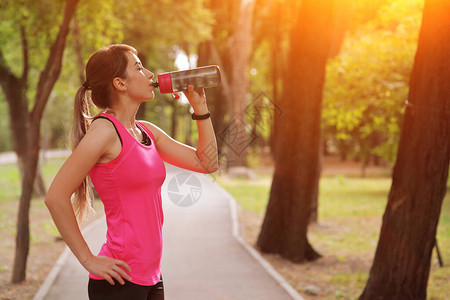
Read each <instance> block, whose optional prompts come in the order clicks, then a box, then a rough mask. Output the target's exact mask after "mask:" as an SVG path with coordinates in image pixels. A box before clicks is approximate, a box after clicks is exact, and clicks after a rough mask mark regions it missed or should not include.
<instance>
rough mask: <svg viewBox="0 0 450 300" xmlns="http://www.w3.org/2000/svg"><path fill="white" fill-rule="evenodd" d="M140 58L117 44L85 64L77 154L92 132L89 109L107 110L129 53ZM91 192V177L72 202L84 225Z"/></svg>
mask: <svg viewBox="0 0 450 300" xmlns="http://www.w3.org/2000/svg"><path fill="white" fill-rule="evenodd" d="M128 52H131V53H134V54H136V55H137V51H136V49H134V48H133V47H131V46H128V45H125V44H114V45H110V46H107V47H105V48H103V49H100V50H98V51H96V52H95V53H94V54H93V55H92V56H91V57H90V58H89V61H88V62H87V64H86V81H87V82H85V83H83V85H82V86H81V87H80V88H79V89H78V91H77V94H76V95H75V105H74V111H73V112H74V116H73V125H72V133H71V140H72V150H74V149H75V148H76V147H77V146H78V144H79V143H80V141H81V139H82V138H83V137H84V135H85V134H86V132H87V130H88V129H89V125H90V123H91V120H92V116H91V113H90V110H89V105H90V104H91V103H92V104H93V105H94V106H95V107H96V108H99V109H106V108H108V107H111V101H112V99H114V98H115V94H114V93H115V91H114V89H113V85H112V81H113V79H114V78H115V77H120V78H126V76H127V73H126V69H127V64H128V57H127V55H126V53H128ZM92 199H93V196H92V188H91V180H90V178H89V176H86V178H85V179H84V180H83V182H82V183H81V184H80V186H79V187H78V188H77V190H76V191H75V193H74V196H73V198H72V200H73V202H72V203H73V206H74V209H75V215H76V217H77V219H78V221H79V222H80V223H81V222H82V221H83V219H84V217H85V216H86V214H87V212H89V211H93V209H92Z"/></svg>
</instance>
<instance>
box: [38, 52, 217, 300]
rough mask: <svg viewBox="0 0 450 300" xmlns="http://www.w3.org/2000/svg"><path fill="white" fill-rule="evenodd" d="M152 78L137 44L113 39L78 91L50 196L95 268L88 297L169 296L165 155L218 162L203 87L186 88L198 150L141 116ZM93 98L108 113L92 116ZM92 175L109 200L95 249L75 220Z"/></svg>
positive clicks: (72, 241)
mask: <svg viewBox="0 0 450 300" xmlns="http://www.w3.org/2000/svg"><path fill="white" fill-rule="evenodd" d="M153 77H154V75H153V73H151V72H150V71H149V70H147V69H145V68H144V67H143V66H142V63H141V61H140V60H139V58H138V56H137V52H136V50H135V49H134V48H133V47H131V46H128V45H110V46H108V47H106V48H104V49H101V50H99V51H97V52H96V53H94V54H93V55H92V57H91V58H90V59H89V61H88V63H87V65H86V82H85V83H84V84H83V85H82V86H81V87H80V88H79V89H78V92H77V94H76V96H75V106H74V123H73V127H72V148H73V152H72V154H71V156H70V157H69V158H68V159H67V161H66V162H65V163H64V165H63V166H62V167H61V169H60V170H59V172H58V174H57V175H56V177H55V178H54V180H53V182H52V184H51V186H50V189H49V191H48V193H47V196H46V198H45V204H46V205H47V207H48V209H49V211H50V213H51V215H52V218H53V220H54V222H55V224H56V226H57V228H58V230H59V232H60V233H61V236H62V238H63V239H64V240H65V242H66V243H67V245H68V246H69V248H70V249H71V250H72V252H73V253H74V255H75V256H76V257H77V259H78V260H79V261H80V263H81V264H82V265H83V267H84V268H85V269H86V270H87V271H89V284H88V293H89V298H90V299H110V300H111V299H164V288H163V283H162V276H161V255H162V225H163V219H164V217H163V212H162V206H161V185H162V183H163V182H164V179H165V177H166V171H165V167H164V164H163V161H165V162H168V163H170V164H173V165H175V166H178V167H181V168H185V169H189V170H192V171H196V172H201V173H211V172H214V171H216V170H217V168H218V165H217V144H216V139H215V135H214V131H213V127H212V123H211V120H210V118H209V112H208V108H207V105H206V98H205V94H204V91H203V89H200V90H196V91H194V89H193V86H189V88H188V91H187V92H185V95H186V97H187V98H188V101H189V103H190V104H191V106H192V108H193V110H194V114H193V119H196V120H197V127H198V134H199V137H198V147H197V149H195V148H192V147H190V146H187V145H184V144H182V143H179V142H177V141H175V140H174V139H172V138H171V137H169V136H168V135H167V134H165V133H164V132H163V131H162V130H161V129H159V128H158V127H157V126H155V125H153V124H152V123H150V122H145V121H136V120H135V116H136V112H137V111H138V108H139V106H140V105H141V103H143V102H147V101H150V100H152V99H153V98H154V93H153V90H154V87H153V86H152V83H153V81H152V78H153ZM88 100H91V101H92V102H93V104H94V105H95V106H96V107H98V108H101V109H104V110H103V112H102V113H100V114H98V115H97V116H96V117H94V118H91V117H90V114H89V101H88ZM211 147H212V148H213V149H214V151H211ZM206 149H208V151H206ZM88 175H89V176H88ZM89 180H92V183H93V184H94V187H95V188H96V191H97V193H98V194H99V196H100V198H101V200H102V202H103V204H104V207H105V214H106V221H107V226H108V231H107V240H106V243H104V244H103V246H102V249H101V251H100V253H99V254H98V255H97V256H96V255H93V254H92V253H91V251H90V250H89V247H88V246H87V244H86V242H85V240H84V239H83V236H82V235H81V233H80V230H79V227H78V224H77V217H78V221H81V220H82V218H83V215H84V213H85V211H86V210H88V209H89V208H90V202H91V196H90V183H89ZM74 193H75V194H74ZM72 194H74V197H73V198H74V199H73V200H74V201H73V202H74V206H75V212H74V209H73V208H72V205H71V201H70V200H71V197H72ZM117 283H119V284H117Z"/></svg>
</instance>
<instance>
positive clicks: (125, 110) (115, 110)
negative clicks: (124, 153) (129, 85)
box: [106, 105, 139, 129]
mask: <svg viewBox="0 0 450 300" xmlns="http://www.w3.org/2000/svg"><path fill="white" fill-rule="evenodd" d="M138 109H139V105H137V106H131V105H127V106H120V107H111V108H109V109H108V110H106V113H109V114H112V115H114V117H115V118H116V119H117V120H119V121H120V123H122V124H123V126H125V127H126V128H127V129H131V128H135V126H136V123H135V121H136V114H137V111H138Z"/></svg>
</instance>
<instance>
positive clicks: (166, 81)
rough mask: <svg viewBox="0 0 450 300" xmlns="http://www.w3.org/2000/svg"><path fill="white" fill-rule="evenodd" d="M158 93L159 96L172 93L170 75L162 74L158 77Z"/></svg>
mask: <svg viewBox="0 0 450 300" xmlns="http://www.w3.org/2000/svg"><path fill="white" fill-rule="evenodd" d="M158 83H159V91H160V93H161V94H169V93H172V92H173V87H172V79H171V78H170V73H162V74H159V75H158Z"/></svg>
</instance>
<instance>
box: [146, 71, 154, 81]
mask: <svg viewBox="0 0 450 300" xmlns="http://www.w3.org/2000/svg"><path fill="white" fill-rule="evenodd" d="M147 72H148V73H149V75H148V79H152V78H153V77H155V74H153V73H152V72H150V71H149V70H147Z"/></svg>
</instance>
